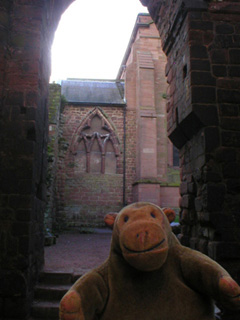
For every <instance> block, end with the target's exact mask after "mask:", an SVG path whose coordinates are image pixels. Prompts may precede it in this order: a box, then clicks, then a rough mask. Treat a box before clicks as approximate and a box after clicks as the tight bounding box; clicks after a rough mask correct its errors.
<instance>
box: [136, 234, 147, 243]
mask: <svg viewBox="0 0 240 320" xmlns="http://www.w3.org/2000/svg"><path fill="white" fill-rule="evenodd" d="M136 236H137V238H138V240H139V242H140V243H141V244H144V243H145V241H146V239H147V237H148V231H141V232H138V233H137V235H136Z"/></svg>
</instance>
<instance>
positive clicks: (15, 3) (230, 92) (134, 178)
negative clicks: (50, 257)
mask: <svg viewBox="0 0 240 320" xmlns="http://www.w3.org/2000/svg"><path fill="white" fill-rule="evenodd" d="M73 1H74V0H51V1H50V0H7V1H6V0H5V1H4V0H2V1H0V44H1V47H0V48H1V49H0V146H1V148H0V160H1V165H0V222H1V223H0V284H1V285H0V316H1V317H2V318H3V319H18V320H19V319H23V320H26V319H28V318H29V315H30V309H31V305H32V301H33V292H34V287H35V285H36V283H37V280H38V279H39V274H40V272H41V270H42V269H43V266H44V234H45V230H46V227H47V226H46V225H44V214H45V216H46V217H50V220H51V219H52V220H53V221H55V216H54V214H55V212H60V213H61V219H62V224H63V225H64V224H65V222H66V217H65V216H64V206H65V205H66V199H67V197H69V195H70V192H69V191H70V190H74V188H75V185H77V184H79V181H78V179H77V176H78V175H83V174H85V175H86V174H88V177H89V179H90V177H91V175H93V174H95V175H97V174H98V175H99V176H100V175H101V177H107V175H112V174H113V170H116V171H115V173H114V175H119V177H118V178H119V181H120V182H119V184H120V185H121V190H122V194H120V197H119V199H121V200H119V203H118V204H119V206H120V205H121V206H122V204H123V202H128V201H134V200H138V199H142V196H143V195H144V194H145V195H147V194H148V191H149V190H151V197H153V198H151V199H152V201H155V200H156V201H159V202H160V205H161V206H164V204H162V203H161V201H163V199H164V197H165V196H164V193H166V190H168V191H169V189H170V188H169V186H171V185H170V183H173V184H174V183H175V180H174V179H172V176H174V174H173V173H174V169H173V167H174V165H171V162H170V159H172V158H173V157H172V156H171V153H172V152H173V149H172V147H171V144H169V146H168V147H167V145H168V143H167V142H165V144H164V143H162V142H161V139H160V136H162V135H161V130H163V129H164V126H162V121H163V118H164V116H163V115H164V113H163V111H162V110H163V104H165V102H166V106H167V108H166V112H167V115H166V126H167V135H168V137H169V138H170V140H171V142H172V143H173V144H174V145H175V146H176V147H177V148H178V149H179V157H180V181H181V183H180V201H179V208H180V214H179V215H180V222H181V234H180V236H179V238H180V241H181V243H182V244H184V245H186V246H188V247H191V248H193V249H196V250H199V251H201V252H203V253H205V254H207V255H208V256H209V257H211V258H212V259H214V260H216V261H217V262H219V263H220V264H221V265H222V266H223V267H224V268H226V269H227V271H228V272H229V273H230V274H231V275H232V276H233V277H234V279H235V280H236V281H237V282H238V283H240V108H239V106H240V3H239V1H238V0H221V1H220V0H195V1H190V0H164V1H163V0H141V3H142V4H143V5H144V6H146V7H147V8H148V11H149V13H150V16H151V18H152V19H153V21H154V25H155V26H156V28H157V30H158V34H159V35H160V39H161V41H160V40H159V39H155V38H154V36H153V37H152V38H151V37H149V39H148V40H147V41H148V42H149V45H147V49H146V46H145V44H143V43H144V41H145V40H146V37H145V35H147V33H148V31H149V30H150V29H151V28H152V25H153V24H152V25H151V24H149V22H147V21H146V20H145V19H147V17H144V16H143V17H141V19H143V20H142V23H140V24H138V26H137V27H136V28H135V31H136V36H133V38H132V42H131V44H130V46H129V48H131V50H129V52H128V53H126V56H125V58H124V61H123V63H122V68H121V69H120V72H119V75H118V77H117V82H116V83H115V84H114V85H113V84H111V82H110V84H111V86H110V87H111V88H113V91H114V92H115V93H116V88H118V90H119V93H120V96H119V95H118V97H119V98H120V100H121V103H120V104H117V105H113V106H112V107H110V108H115V110H116V111H118V112H117V115H116V116H115V118H114V116H113V114H112V113H111V112H110V109H107V108H108V105H101V104H99V103H98V104H97V105H96V104H92V105H87V104H85V105H81V106H80V105H76V104H74V103H73V104H72V105H70V104H68V103H66V98H65V99H64V97H62V99H61V100H62V104H61V108H60V107H59V108H53V109H55V112H53V114H52V115H51V114H50V117H48V106H49V105H50V106H51V107H52V105H54V104H55V103H58V104H59V102H57V101H59V99H55V98H53V99H52V100H50V101H49V99H48V97H49V77H50V70H51V68H50V51H51V45H52V41H53V37H54V33H55V30H56V28H57V26H58V23H59V20H60V17H61V15H62V14H63V12H64V11H65V10H66V9H67V7H68V6H69V5H70V4H71V3H73ZM136 1H137V0H136ZM92 10H94V7H93V9H92ZM104 10H108V11H109V14H110V15H111V14H113V13H111V10H109V8H107V7H105V8H104ZM126 10H128V8H127V7H126ZM87 14H89V16H91V12H87ZM146 24H148V25H149V26H148V27H147V26H146ZM140 31H141V32H140ZM79 32H85V30H80V31H79ZM143 33H144V34H143ZM133 35H134V34H133ZM153 42H158V43H159V47H160V46H161V48H162V50H163V52H164V54H165V55H166V66H165V70H164V66H163V64H162V63H161V62H160V63H158V59H159V60H161V59H163V54H162V53H161V52H160V51H159V53H157V50H158V49H156V46H155V45H154V46H153V45H152V43H153ZM157 57H158V58H157ZM163 75H164V76H163ZM165 76H166V78H167V84H168V86H167V89H163V87H162V85H160V82H161V81H163V79H164V77H165ZM153 79H154V80H155V81H153ZM123 80H124V88H125V90H124V95H123V94H122V90H123V82H122V81H123ZM129 83H130V84H129ZM164 83H165V80H164ZM110 84H109V85H110ZM131 86H132V88H131ZM148 88H149V90H148ZM153 88H154V89H155V90H154V91H152V89H153ZM57 89H59V86H58V85H55V87H53V88H50V91H53V92H55V94H56V96H59V95H60V96H61V91H60V92H59V91H58V90H57ZM149 92H151V93H150V94H149ZM153 92H154V94H153ZM153 96H155V97H153ZM115 98H116V97H115ZM124 98H125V99H124ZM164 98H166V99H164ZM161 99H162V101H161ZM54 100H55V102H54ZM163 100H164V101H165V102H164V101H163ZM48 101H49V102H50V104H49V103H48ZM82 102H84V101H82ZM122 102H125V103H126V106H124V103H122ZM81 107H82V108H84V110H85V111H83V109H81ZM85 108H86V109H85ZM87 108H88V110H87ZM59 109H61V110H59ZM70 109H73V110H74V113H75V114H76V118H77V117H79V122H78V124H77V125H76V122H73V118H71V116H70V113H69V110H70ZM80 110H81V112H82V114H78V113H79V111H80ZM164 110H165V109H164ZM60 111H61V114H62V117H61V125H58V124H57V119H59V113H60ZM91 111H92V113H91ZM83 112H85V113H84V114H83ZM125 116H126V122H125V121H124V117H125ZM131 116H132V118H133V119H135V120H134V121H135V122H136V126H135V132H134V131H131V125H130V124H131V121H130V119H131ZM48 118H49V120H50V123H51V125H50V136H51V142H52V143H51V144H49V145H48V144H47V143H48V131H49V130H48V129H49V125H48ZM118 119H119V120H118ZM118 121H119V122H120V123H121V125H120V124H118ZM62 122H65V124H66V123H67V122H69V123H70V124H72V127H71V125H70V126H68V128H69V130H70V131H71V132H69V133H68V135H67V132H66V131H64V130H63V128H64V126H63V123H62ZM123 122H124V123H125V124H126V128H125V129H126V131H125V132H126V134H125V135H124V127H123V125H122V124H123ZM155 124H157V125H156V126H155ZM66 128H67V126H66ZM132 128H133V126H132ZM149 128H151V130H150V131H149ZM75 133H76V135H75V137H76V139H73V140H72V137H71V139H70V135H71V134H75ZM57 135H60V138H59V145H57V143H56V139H54V137H55V136H57ZM64 135H66V137H64ZM124 137H125V138H126V141H125V142H124ZM136 137H137V139H136ZM146 137H148V138H146ZM131 139H132V140H131ZM128 140H129V141H128ZM138 142H139V144H138ZM55 143H56V144H55ZM134 144H136V147H133V146H134ZM124 145H125V148H124ZM58 148H59V150H58V151H59V152H56V151H57V149H58ZM127 148H129V149H127ZM133 149H134V150H135V152H136V154H135V155H134V154H133V153H132V150H133ZM124 150H125V151H124ZM156 150H157V151H156ZM166 150H168V151H167V154H168V161H166V162H165V164H164V161H163V157H164V155H163V153H164V154H165V155H166ZM162 151H163V152H162ZM124 152H125V160H126V163H124ZM161 152H162V153H161ZM56 154H59V159H58V162H55V161H56ZM47 155H48V159H47ZM130 157H132V162H131V161H130V160H131V158H130ZM79 158H81V160H80V159H79ZM83 159H85V160H83ZM149 159H150V160H149ZM47 160H48V161H49V162H51V163H52V171H51V170H50V171H49V170H48V171H47V168H48V167H47ZM135 161H136V163H135ZM149 161H150V162H151V166H149ZM61 162H62V163H61ZM166 163H167V165H166ZM76 164H77V166H76ZM93 164H94V165H93ZM172 164H174V163H172ZM164 166H165V167H164ZM66 168H67V170H65V169H66ZM61 170H62V175H61V179H58V180H54V181H55V182H54V183H50V182H51V181H52V180H53V177H54V176H55V174H60V171H61ZM85 170H86V171H85ZM91 170H98V173H95V172H92V171H91ZM103 172H105V173H103ZM124 175H125V178H124V177H123V176H124ZM121 176H122V177H121ZM72 177H74V179H73V180H72V181H73V184H72V185H68V184H66V182H68V181H69V182H70V181H71V179H70V178H72ZM120 177H121V179H120ZM153 177H154V179H155V180H154V179H152V178H153ZM167 177H169V178H167ZM170 178H171V179H170ZM168 179H169V180H168ZM115 180H117V178H116V179H115ZM56 183H58V184H56ZM111 183H113V182H112V181H111ZM124 183H125V186H124ZM65 185H66V186H65ZM99 185H100V182H98V184H96V189H95V190H93V189H92V190H93V191H94V192H96V194H97V192H103V194H104V193H106V189H104V185H105V186H106V188H107V186H108V187H109V189H114V188H115V191H116V193H117V192H118V191H117V189H118V185H115V186H114V187H113V184H112V185H110V184H109V185H107V183H105V184H102V190H101V191H99V188H98V186H99ZM89 186H90V184H88V185H87V184H86V185H85V184H83V185H81V188H82V191H83V193H84V191H85V200H86V201H87V192H88V191H89V189H88V188H89ZM123 186H124V187H123ZM167 187H168V189H166V188H167ZM47 188H50V189H55V190H57V191H58V192H59V194H57V201H58V202H57V203H58V207H57V208H56V210H55V209H54V210H51V206H55V203H56V201H55V200H56V199H55V198H54V197H53V196H51V195H52V194H54V192H50V191H49V194H50V195H49V198H50V199H49V201H48V208H47V210H46V202H47V197H46V189H47ZM92 188H93V186H92ZM118 190H119V189H118ZM123 190H124V192H123ZM131 190H132V191H131ZM53 191H54V190H53ZM124 197H125V198H124ZM123 199H124V201H123ZM154 199H155V200H154ZM165 199H166V198H165ZM70 200H71V199H70ZM107 200H108V199H107ZM149 200H150V197H149ZM71 201H73V200H71ZM77 201H78V198H77V200H76V201H75V200H74V201H73V202H72V203H73V204H74V206H75V207H77V206H78V205H79V203H78V202H77ZM68 203H70V201H69V202H68ZM114 203H115V202H114ZM69 206H70V205H69ZM108 209H109V210H110V207H108V208H107V210H108ZM113 209H117V208H113ZM52 212H53V215H51V214H52ZM97 214H98V213H97ZM99 214H101V213H100V212H99ZM76 218H77V219H78V218H79V210H78V211H77V210H75V211H74V210H72V212H71V219H72V221H77V219H76ZM99 218H100V216H99ZM95 219H96V221H97V219H98V217H96V216H95V217H94V220H95ZM45 221H46V219H45ZM69 221H70V220H69ZM99 221H100V220H99ZM49 224H51V223H50V222H49ZM239 318H240V314H239V311H236V312H233V311H228V310H222V313H221V315H220V319H221V320H239Z"/></svg>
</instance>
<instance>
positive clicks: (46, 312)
mask: <svg viewBox="0 0 240 320" xmlns="http://www.w3.org/2000/svg"><path fill="white" fill-rule="evenodd" d="M31 318H32V319H34V320H38V319H48V320H57V319H59V301H50V302H49V301H34V303H33V305H32V308H31Z"/></svg>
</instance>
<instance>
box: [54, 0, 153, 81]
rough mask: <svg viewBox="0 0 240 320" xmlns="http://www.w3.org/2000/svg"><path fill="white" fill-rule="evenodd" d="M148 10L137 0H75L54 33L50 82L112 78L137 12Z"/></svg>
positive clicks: (116, 71)
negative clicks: (68, 79)
mask: <svg viewBox="0 0 240 320" xmlns="http://www.w3.org/2000/svg"><path fill="white" fill-rule="evenodd" d="M147 12H148V11H147V8H145V7H143V6H142V4H141V3H140V1H139V0H88V1H86V0H76V1H75V2H74V3H73V4H72V5H71V6H70V7H69V8H68V9H67V10H66V11H65V13H64V14H63V15H62V18H61V20H60V23H59V26H58V29H57V31H56V33H55V37H54V41H53V45H52V75H51V78H50V82H58V83H59V82H60V81H61V80H64V79H67V78H84V79H115V78H116V76H117V73H118V70H119V68H120V66H121V62H122V59H123V57H124V54H125V51H126V49H127V45H128V42H129V40H130V37H131V33H132V30H133V27H134V24H135V22H136V19H137V15H138V13H147Z"/></svg>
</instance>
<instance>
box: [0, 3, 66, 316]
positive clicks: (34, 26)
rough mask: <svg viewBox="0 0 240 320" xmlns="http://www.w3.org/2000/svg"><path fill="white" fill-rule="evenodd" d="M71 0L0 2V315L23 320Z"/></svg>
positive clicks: (36, 262) (38, 259)
mask: <svg viewBox="0 0 240 320" xmlns="http://www.w3.org/2000/svg"><path fill="white" fill-rule="evenodd" d="M70 3H71V1H70V0H69V1H43V0H39V1H36V0H34V1H33V0H28V1H24V0H21V1H20V0H15V1H13V0H8V1H1V4H0V29H1V38H0V39H1V40H0V43H1V52H0V75H1V76H0V90H1V91H0V97H1V99H0V141H1V149H0V159H1V165H0V180H1V196H0V197H1V198H0V199H1V200H0V219H1V223H0V235H1V236H0V238H1V243H0V283H1V286H0V314H1V316H2V317H3V318H4V319H10V318H11V319H26V318H27V315H28V314H29V310H30V305H31V300H32V296H33V287H34V284H35V282H36V280H37V276H38V273H39V271H40V269H41V268H42V266H43V263H44V247H43V240H44V232H43V212H44V206H45V180H46V144H47V134H48V112H47V97H48V81H49V75H50V48H51V42H52V39H53V34H54V31H55V28H56V26H57V24H58V21H59V19H60V15H61V13H62V12H63V10H64V9H65V8H66V7H67V4H70Z"/></svg>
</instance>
